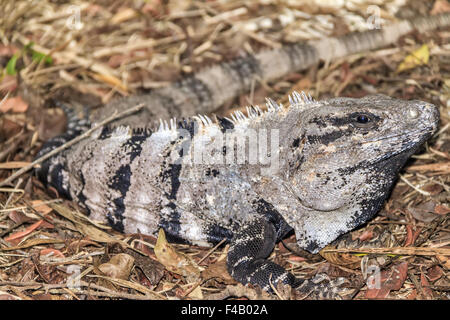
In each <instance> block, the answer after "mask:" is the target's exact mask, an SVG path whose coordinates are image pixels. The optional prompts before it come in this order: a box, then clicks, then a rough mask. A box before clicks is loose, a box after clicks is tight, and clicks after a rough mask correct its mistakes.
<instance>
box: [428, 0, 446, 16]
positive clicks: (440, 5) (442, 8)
mask: <svg viewBox="0 0 450 320" xmlns="http://www.w3.org/2000/svg"><path fill="white" fill-rule="evenodd" d="M445 12H450V3H449V2H448V1H447V0H437V1H436V2H435V3H434V5H433V9H431V11H430V14H433V15H434V14H439V13H445Z"/></svg>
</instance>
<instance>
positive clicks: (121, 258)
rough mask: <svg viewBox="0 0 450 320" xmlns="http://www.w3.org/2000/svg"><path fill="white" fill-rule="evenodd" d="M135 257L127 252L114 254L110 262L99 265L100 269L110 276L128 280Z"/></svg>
mask: <svg viewBox="0 0 450 320" xmlns="http://www.w3.org/2000/svg"><path fill="white" fill-rule="evenodd" d="M133 265H134V258H133V257H132V256H130V255H128V254H126V253H119V254H116V255H115V256H113V257H112V258H111V259H110V260H109V262H106V263H103V264H101V265H99V266H98V269H99V270H100V271H101V272H103V273H104V274H105V275H107V276H108V277H111V278H114V279H123V280H127V279H128V277H129V276H130V272H131V269H133Z"/></svg>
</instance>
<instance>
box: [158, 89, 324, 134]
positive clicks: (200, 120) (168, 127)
mask: <svg viewBox="0 0 450 320" xmlns="http://www.w3.org/2000/svg"><path fill="white" fill-rule="evenodd" d="M314 102H315V100H314V99H313V98H312V96H311V94H309V93H308V94H306V93H304V92H303V91H302V92H301V93H298V92H297V91H294V92H292V94H291V95H289V103H290V106H289V107H295V108H299V107H300V108H305V106H308V105H310V104H312V103H314ZM266 107H267V111H263V110H262V109H261V108H260V107H259V106H257V105H256V106H249V107H246V110H247V115H245V114H244V113H243V112H242V111H240V110H237V111H235V112H233V113H232V114H231V115H230V118H227V117H225V118H224V119H226V120H228V121H230V122H231V123H233V124H234V125H237V124H241V123H243V122H245V121H247V120H253V119H257V118H258V117H262V116H264V115H266V114H270V113H276V112H280V111H282V110H284V109H285V108H284V106H283V105H282V104H281V103H277V102H276V101H275V100H273V99H271V98H266ZM192 120H194V121H195V122H196V123H197V124H198V125H199V127H200V128H206V127H209V126H212V125H219V126H220V124H219V123H217V121H213V120H211V119H210V118H209V117H208V116H206V115H201V114H199V115H197V116H193V117H192ZM176 129H177V121H176V119H175V118H172V119H170V120H169V122H167V121H165V120H160V123H159V128H158V129H157V130H155V131H156V132H165V131H166V132H167V131H174V130H176Z"/></svg>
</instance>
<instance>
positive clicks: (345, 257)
mask: <svg viewBox="0 0 450 320" xmlns="http://www.w3.org/2000/svg"><path fill="white" fill-rule="evenodd" d="M333 249H334V247H330V246H327V247H325V248H324V249H322V250H321V251H320V252H319V254H320V255H321V256H322V257H324V258H325V259H326V260H327V261H328V262H331V263H332V264H335V265H338V266H343V267H347V268H350V269H357V268H359V267H360V265H361V259H362V258H361V257H357V256H356V255H354V254H350V253H339V252H330V251H329V252H326V251H325V250H333Z"/></svg>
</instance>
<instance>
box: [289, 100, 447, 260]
mask: <svg viewBox="0 0 450 320" xmlns="http://www.w3.org/2000/svg"><path fill="white" fill-rule="evenodd" d="M303 109H304V110H303V111H301V112H299V119H298V127H299V131H295V130H291V131H290V133H287V137H285V138H286V141H289V143H290V144H291V145H290V150H289V154H288V155H286V157H287V159H288V161H287V162H285V163H289V165H288V170H287V171H288V174H287V175H286V176H287V179H288V182H287V183H288V185H289V187H290V188H291V192H292V193H293V195H294V197H295V198H296V201H298V205H299V208H300V209H299V211H300V212H298V213H297V214H293V215H292V216H289V217H288V218H287V220H289V221H287V222H288V223H289V224H290V225H291V226H292V227H294V229H295V230H296V235H297V240H298V242H299V245H300V246H301V247H302V248H305V249H307V250H309V251H312V252H317V251H318V250H319V249H321V248H322V247H324V246H325V245H326V244H328V243H329V242H331V241H333V240H334V239H336V238H337V237H338V236H339V235H341V234H343V233H345V232H347V231H349V230H351V229H353V228H355V227H356V226H359V225H361V224H363V223H365V222H366V221H367V220H368V219H370V218H371V217H372V216H373V215H374V214H375V213H376V212H377V211H379V210H380V209H381V206H382V205H383V202H384V200H385V199H386V198H387V196H388V195H389V193H390V190H391V187H392V185H393V183H394V181H395V179H396V177H397V175H398V172H399V171H400V169H401V168H402V166H403V165H404V163H405V162H406V160H407V159H408V158H409V156H411V155H412V154H413V153H414V152H415V151H416V150H417V149H418V147H419V146H421V145H422V144H423V143H424V142H425V141H426V140H427V139H428V138H429V137H430V136H431V135H432V134H433V133H434V132H435V131H436V129H437V126H438V122H439V111H438V108H437V107H436V106H434V105H432V104H430V103H427V102H423V101H404V100H398V99H392V98H389V97H386V96H382V95H376V96H369V97H365V98H363V99H353V98H336V99H331V100H328V101H321V102H316V103H311V104H310V106H306V107H303ZM291 135H297V136H291Z"/></svg>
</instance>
